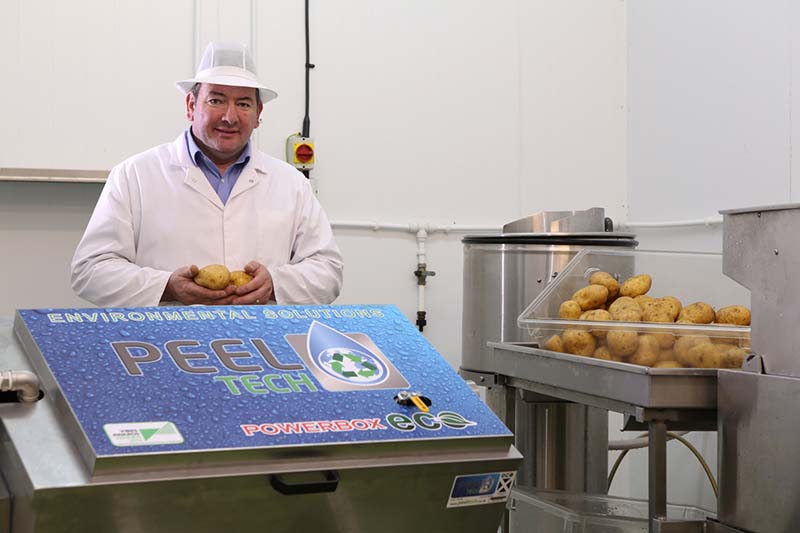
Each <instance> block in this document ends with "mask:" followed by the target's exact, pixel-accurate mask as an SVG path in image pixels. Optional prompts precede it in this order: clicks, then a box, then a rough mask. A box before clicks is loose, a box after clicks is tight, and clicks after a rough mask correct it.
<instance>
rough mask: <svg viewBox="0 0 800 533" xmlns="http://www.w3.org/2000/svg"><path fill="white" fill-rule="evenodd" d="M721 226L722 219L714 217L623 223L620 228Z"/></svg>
mask: <svg viewBox="0 0 800 533" xmlns="http://www.w3.org/2000/svg"><path fill="white" fill-rule="evenodd" d="M719 224H722V217H719V216H713V217H706V218H697V219H692V220H674V221H667V222H621V223H620V224H619V226H620V227H623V228H684V227H691V226H717V225H719Z"/></svg>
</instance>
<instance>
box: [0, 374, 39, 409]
mask: <svg viewBox="0 0 800 533" xmlns="http://www.w3.org/2000/svg"><path fill="white" fill-rule="evenodd" d="M0 391H2V392H7V391H14V392H16V393H17V396H18V397H19V400H20V401H21V402H35V401H36V400H38V399H39V393H40V389H39V376H37V375H36V374H34V373H33V372H28V371H27V370H4V371H2V372H0Z"/></svg>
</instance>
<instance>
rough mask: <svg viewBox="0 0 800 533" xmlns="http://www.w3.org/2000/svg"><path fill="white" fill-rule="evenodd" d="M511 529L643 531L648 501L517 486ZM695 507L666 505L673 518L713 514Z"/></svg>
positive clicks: (528, 532) (541, 531)
mask: <svg viewBox="0 0 800 533" xmlns="http://www.w3.org/2000/svg"><path fill="white" fill-rule="evenodd" d="M508 509H509V520H510V526H511V527H510V528H509V529H511V531H525V532H526V533H553V532H554V531H558V532H559V533H562V532H563V533H640V532H641V533H646V532H647V531H648V502H647V500H634V499H630V498H619V497H615V496H605V495H599V494H597V495H595V494H578V493H574V492H567V491H559V490H540V489H535V488H531V487H516V488H515V489H514V490H513V491H512V493H511V497H510V498H509V500H508ZM713 516H714V515H713V514H712V513H710V512H708V511H705V510H703V509H700V508H697V507H691V506H686V505H674V504H669V505H667V517H668V518H671V519H675V520H698V521H704V520H705V519H706V518H713Z"/></svg>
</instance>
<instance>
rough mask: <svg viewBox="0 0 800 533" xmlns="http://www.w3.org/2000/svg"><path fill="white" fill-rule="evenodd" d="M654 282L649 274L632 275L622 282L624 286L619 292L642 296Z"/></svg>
mask: <svg viewBox="0 0 800 533" xmlns="http://www.w3.org/2000/svg"><path fill="white" fill-rule="evenodd" d="M652 284H653V280H652V279H651V278H650V276H648V275H647V274H639V275H638V276H631V277H630V278H628V279H626V280H625V282H624V283H623V284H622V287H620V288H619V293H620V295H622V296H630V297H636V296H641V295H642V294H645V293H647V291H649V290H650V286H651V285H652Z"/></svg>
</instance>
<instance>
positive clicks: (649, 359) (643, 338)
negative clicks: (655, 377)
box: [628, 334, 661, 366]
mask: <svg viewBox="0 0 800 533" xmlns="http://www.w3.org/2000/svg"><path fill="white" fill-rule="evenodd" d="M660 349H661V348H660V347H659V345H658V339H657V338H656V337H655V335H648V334H644V335H640V336H639V347H638V348H636V351H635V352H634V353H633V355H632V356H631V357H630V359H629V360H628V362H629V363H633V364H635V365H644V366H650V365H652V364H654V363H655V362H656V361H658V352H659V350H660Z"/></svg>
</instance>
